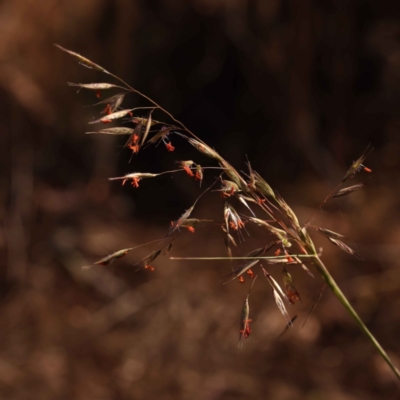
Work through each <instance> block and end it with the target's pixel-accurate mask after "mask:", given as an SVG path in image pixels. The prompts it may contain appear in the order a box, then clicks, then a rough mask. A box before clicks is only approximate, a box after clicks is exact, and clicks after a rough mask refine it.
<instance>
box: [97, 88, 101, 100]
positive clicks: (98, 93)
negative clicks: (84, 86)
mask: <svg viewBox="0 0 400 400" xmlns="http://www.w3.org/2000/svg"><path fill="white" fill-rule="evenodd" d="M96 97H97V98H98V99H100V97H101V92H100V90H98V91H97V92H96Z"/></svg>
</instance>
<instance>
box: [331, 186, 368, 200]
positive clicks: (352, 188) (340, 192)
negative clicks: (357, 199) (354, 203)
mask: <svg viewBox="0 0 400 400" xmlns="http://www.w3.org/2000/svg"><path fill="white" fill-rule="evenodd" d="M363 186H364V184H363V183H359V184H357V185H353V186H349V187H346V188H343V189H340V190H338V191H337V192H336V193H334V194H332V195H331V197H342V196H347V195H348V194H350V193H353V192H355V191H356V190H358V189H361V188H362V187H363Z"/></svg>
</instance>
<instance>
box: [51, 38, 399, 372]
mask: <svg viewBox="0 0 400 400" xmlns="http://www.w3.org/2000/svg"><path fill="white" fill-rule="evenodd" d="M56 46H57V47H58V48H60V49H61V50H62V51H64V52H66V53H68V54H69V55H71V56H72V57H74V58H75V59H77V60H78V62H79V63H81V64H82V65H84V66H86V67H88V68H91V69H94V70H97V71H100V72H102V73H104V74H106V75H107V76H109V77H111V78H114V79H115V80H116V81H117V82H118V85H116V84H114V83H112V82H111V83H108V82H106V83H104V82H101V83H79V84H69V85H70V86H73V87H78V88H79V89H88V90H93V91H95V92H96V95H97V97H100V96H101V92H102V91H103V90H107V92H109V91H112V90H115V89H118V90H119V93H117V94H115V95H113V96H110V97H108V98H107V99H105V100H101V101H100V102H97V103H96V104H99V105H100V104H102V105H104V104H105V105H106V107H105V108H104V109H103V110H102V111H101V112H100V113H103V114H105V115H103V116H101V117H100V118H97V119H95V120H93V121H90V122H89V124H92V125H94V124H108V123H119V121H120V120H121V119H123V118H125V117H128V118H126V119H125V120H124V121H122V123H129V124H132V125H133V126H132V127H127V126H115V127H114V126H113V127H110V128H104V129H99V130H98V131H96V132H87V133H88V134H94V133H98V134H108V135H117V136H118V135H129V139H128V141H127V142H126V144H125V146H124V148H127V149H129V150H130V151H131V152H132V155H133V154H135V153H138V152H139V150H140V149H142V148H143V147H148V146H149V145H158V144H159V143H161V142H162V143H164V145H165V147H166V151H168V152H173V151H174V150H175V149H177V150H179V148H178V145H179V143H174V144H172V142H171V137H172V136H173V137H174V138H181V139H183V140H185V141H186V142H187V143H188V144H190V145H191V146H192V147H193V148H194V149H196V150H197V151H198V153H199V155H200V156H201V157H202V158H204V156H206V157H207V158H208V159H209V160H210V162H214V164H216V165H212V166H206V167H203V166H201V165H200V164H199V163H198V162H197V160H196V159H195V158H194V157H193V158H194V159H193V160H185V159H184V160H183V161H182V160H177V161H176V162H177V163H178V165H179V171H185V172H186V174H187V175H189V176H190V177H193V178H195V179H197V180H199V181H200V184H201V183H202V181H203V178H205V177H206V175H207V174H206V172H208V170H209V169H219V170H220V171H219V172H220V173H221V175H220V176H218V177H217V179H216V180H215V181H214V183H213V184H212V185H211V186H209V187H208V188H207V189H206V190H203V191H202V193H201V194H200V195H199V196H198V197H197V199H196V200H195V201H194V203H193V204H192V206H191V207H190V208H188V209H187V210H186V211H185V212H184V213H183V214H182V215H181V217H180V218H178V219H177V220H175V221H173V222H172V223H171V226H170V227H169V228H166V230H167V233H166V236H165V238H164V239H162V240H161V242H162V241H167V240H168V243H167V244H163V243H162V244H161V247H158V248H156V250H154V251H152V252H151V253H150V254H149V255H148V256H146V257H144V258H142V259H141V260H140V261H139V262H138V263H137V264H136V267H137V269H147V270H153V269H154V267H153V266H152V265H151V264H153V262H154V261H155V260H156V259H157V258H158V257H159V256H160V255H165V254H166V253H168V252H169V250H170V249H171V245H172V241H173V240H175V239H177V238H178V237H179V236H180V235H182V231H181V230H180V228H186V229H187V230H189V231H190V232H194V226H195V225H196V224H198V223H200V222H202V223H205V224H207V223H211V224H212V226H215V227H218V226H219V227H220V229H222V233H223V237H224V240H225V245H226V247H227V252H228V256H223V257H221V256H219V257H170V258H171V259H175V260H186V261H188V260H202V261H203V262H204V261H205V260H221V262H222V260H227V261H229V262H230V263H231V269H232V271H231V272H230V273H229V274H228V275H227V276H226V277H225V283H227V282H231V281H235V280H238V281H239V282H244V277H245V276H246V277H249V278H250V279H252V285H251V288H252V287H253V285H254V282H255V277H256V276H257V270H258V271H260V270H261V272H262V273H263V275H264V276H265V277H266V279H267V281H268V282H269V284H270V286H271V288H272V296H271V297H272V298H273V299H274V301H275V303H276V305H277V306H278V308H279V310H280V312H281V313H282V314H283V315H284V317H285V319H286V329H287V328H288V327H292V326H293V322H294V320H295V319H296V318H297V315H296V316H294V317H291V316H290V313H289V309H288V307H290V306H291V305H292V304H293V303H295V302H297V301H298V300H300V294H299V292H298V290H297V288H296V286H295V283H294V280H293V278H292V275H291V274H290V272H289V269H292V268H301V269H303V271H304V273H305V274H308V276H307V275H305V277H307V278H308V279H311V277H313V274H312V273H311V272H310V270H309V268H308V267H307V266H306V265H305V264H307V265H308V266H311V265H312V266H313V267H314V268H315V269H316V270H317V271H318V273H319V275H320V276H321V277H322V279H323V280H324V281H325V284H326V285H324V286H323V288H325V287H326V286H327V287H329V289H330V290H331V291H332V293H333V294H334V295H335V296H336V297H337V299H338V300H339V301H340V302H341V304H342V305H343V306H344V308H345V309H346V311H347V312H348V313H349V315H350V316H351V317H352V318H353V319H354V320H355V322H356V323H357V325H358V327H359V328H360V330H361V331H362V332H363V333H364V334H365V335H366V336H367V337H368V339H369V340H370V341H371V343H372V344H373V346H374V347H375V348H376V350H377V351H378V352H379V353H380V355H381V356H382V357H383V359H384V360H385V361H386V363H387V364H388V365H389V367H390V368H391V369H392V371H393V373H394V374H395V375H396V377H397V378H398V379H399V380H400V373H399V371H398V369H397V368H396V367H395V366H394V364H393V363H392V361H391V360H390V358H389V357H388V355H387V353H386V352H385V350H384V349H383V348H382V346H381V345H380V344H379V342H378V341H377V340H376V338H375V337H374V336H373V334H372V333H371V332H370V331H369V329H368V328H367V326H366V325H365V324H364V322H363V321H362V320H361V318H360V317H359V315H358V314H357V312H356V311H355V310H354V308H353V307H352V306H351V304H350V303H349V301H348V299H347V298H346V296H345V295H344V294H343V292H342V291H341V289H340V288H339V286H338V285H337V283H336V281H335V280H334V278H333V277H332V276H331V274H330V272H329V270H328V269H327V267H326V266H325V264H324V262H323V261H322V255H321V253H320V252H318V251H317V250H316V247H315V245H314V242H313V239H312V237H311V235H310V232H309V228H311V229H310V230H312V231H315V230H316V231H318V232H319V233H320V234H322V235H323V236H325V237H326V238H327V239H328V240H329V241H330V242H331V243H332V244H334V245H335V246H337V247H339V248H340V249H341V250H343V251H345V252H346V253H348V254H349V255H351V256H355V257H358V258H361V257H360V256H359V255H358V253H356V252H355V251H354V250H353V249H351V248H350V247H348V246H347V245H346V244H344V243H343V242H342V241H341V240H340V239H342V238H343V235H341V234H339V233H336V232H333V231H331V230H328V229H325V228H321V227H318V226H315V225H311V224H310V222H311V220H312V218H313V217H314V215H315V212H314V213H313V214H312V215H311V217H310V218H309V220H308V221H307V222H306V223H305V224H302V223H301V222H300V221H299V219H298V217H297V215H296V213H295V212H294V211H293V210H292V208H291V207H290V206H289V205H288V204H287V203H286V201H285V200H284V199H283V198H282V197H281V196H279V195H278V194H277V193H276V192H275V191H274V190H273V189H272V188H271V186H270V185H269V184H268V183H267V181H266V180H265V179H264V178H263V177H262V176H261V175H260V174H259V173H257V172H256V171H254V170H253V169H252V167H251V165H250V162H247V168H248V173H239V172H238V171H237V170H236V169H235V168H234V167H233V166H232V165H231V164H230V163H229V162H228V161H227V160H225V159H224V158H223V157H222V156H221V155H220V154H219V153H218V152H217V151H216V150H214V149H213V148H212V147H210V146H209V145H208V144H206V143H204V141H203V140H201V139H200V138H199V137H198V136H197V135H196V134H194V133H193V132H192V131H191V130H189V129H188V128H187V127H186V126H185V125H184V124H183V123H182V122H181V121H179V120H178V119H176V118H175V117H174V116H173V115H172V114H171V113H170V112H169V111H168V110H166V109H165V108H163V107H162V106H160V105H159V104H158V103H157V102H155V101H154V100H153V99H151V98H149V97H148V96H146V95H145V94H143V93H141V92H139V91H138V90H136V89H135V88H133V87H132V86H130V85H129V84H127V83H126V82H125V81H124V80H123V79H121V78H120V77H118V76H116V75H114V74H112V73H111V72H109V71H107V70H106V69H104V68H103V67H102V66H100V65H98V64H96V63H94V62H93V61H91V60H89V59H87V58H86V57H83V56H81V55H80V54H78V53H75V52H73V51H70V50H67V49H65V48H63V47H62V46H59V45H56ZM121 89H122V90H123V93H121V92H120V90H121ZM127 94H130V95H136V96H139V97H140V98H141V99H142V100H144V101H145V102H147V103H149V105H144V106H143V107H137V108H127V109H120V107H121V105H122V102H123V101H124V99H125V97H126V95H127ZM137 110H141V111H142V112H143V110H146V111H145V112H146V113H147V115H144V116H143V115H142V116H138V115H135V112H136V111H137ZM153 114H154V116H155V117H157V118H158V114H160V117H161V115H164V117H165V116H166V117H167V118H169V119H170V120H171V123H170V124H169V123H165V122H162V123H161V122H159V121H157V120H155V119H153ZM158 124H162V127H161V128H158V129H157V130H155V131H153V130H152V129H151V128H152V127H153V126H155V125H158ZM177 142H178V141H177ZM372 150H373V149H372V147H371V146H368V147H367V148H366V150H365V151H364V153H363V154H362V155H361V156H360V157H359V158H358V159H357V160H356V161H354V162H353V163H352V164H351V165H350V167H349V169H348V170H347V171H346V173H345V174H344V176H343V178H342V180H341V182H340V183H339V184H338V185H337V186H336V187H335V188H334V189H333V190H332V191H331V193H329V194H328V195H327V196H326V197H325V199H324V200H323V202H322V203H321V205H320V207H319V208H322V207H323V206H324V204H325V203H326V202H327V201H329V200H330V199H332V198H335V197H342V196H346V195H349V194H351V193H352V192H354V191H356V190H359V189H361V188H362V187H363V183H359V184H355V185H353V186H348V187H345V188H342V187H341V186H342V185H343V184H344V183H345V182H347V181H348V180H349V179H352V178H353V177H354V176H355V175H356V174H358V173H360V176H362V175H361V173H362V172H366V173H371V172H372V171H371V169H369V168H368V167H366V166H365V165H364V164H363V163H364V162H365V160H366V158H367V156H368V155H369V154H370V153H371V151H372ZM170 172H176V171H175V170H171V171H165V172H161V173H151V172H148V173H139V172H135V173H128V174H126V175H124V176H121V177H115V178H110V180H122V181H123V183H125V182H126V181H127V180H131V181H132V185H133V186H134V187H138V186H139V182H140V180H142V179H144V178H154V177H157V176H160V175H162V174H164V173H170ZM217 182H219V183H220V188H219V189H216V190H214V192H216V193H219V195H220V197H222V199H221V201H222V202H225V205H224V206H221V214H220V221H215V220H214V219H212V220H200V219H197V218H195V217H194V216H192V214H194V213H195V206H196V204H197V202H198V201H199V199H200V198H201V197H202V196H203V195H204V194H205V193H206V192H208V191H210V189H211V188H212V187H213V186H214V185H215V184H216V183H217ZM234 202H237V204H238V205H241V207H244V210H245V211H246V213H247V214H250V215H246V214H241V213H239V212H238V211H237V210H236V208H235V207H236V204H235V205H233V204H234ZM222 204H223V203H222ZM250 204H251V207H250ZM247 223H250V225H253V227H254V230H257V229H258V231H259V232H260V233H257V237H262V238H263V240H265V241H264V243H266V245H265V246H264V247H261V248H256V249H255V250H253V251H251V252H250V253H248V255H247V256H240V257H237V256H233V253H232V247H239V246H238V243H237V242H236V240H235V238H234V235H233V233H234V232H235V233H237V234H238V235H239V239H241V240H244V236H243V233H242V230H244V229H245V227H244V225H245V224H247ZM256 226H260V227H261V228H264V229H259V228H257V227H256ZM167 238H169V239H167ZM134 249H135V247H131V248H127V249H122V250H118V251H116V252H114V253H112V254H111V255H109V256H106V257H104V258H102V259H100V260H99V261H96V262H94V263H93V264H92V265H107V264H110V263H111V262H114V261H115V260H117V259H119V258H121V257H124V256H125V255H126V254H127V253H128V252H131V251H132V250H134ZM289 249H290V252H289ZM270 251H271V252H272V254H271V253H269V252H270ZM268 253H269V254H270V255H268ZM243 261H245V262H244V263H243ZM236 262H238V265H237V266H235V265H234V263H236ZM263 264H264V265H263ZM266 266H268V268H271V269H274V270H275V269H277V268H278V269H281V271H282V274H283V286H284V290H283V289H282V288H281V287H280V285H279V284H278V283H277V281H276V280H275V279H274V278H273V277H272V276H271V274H270V273H269V272H268V271H267V269H266ZM289 267H290V268H289ZM251 288H250V290H249V292H248V294H247V296H246V299H245V302H244V304H243V307H242V311H241V318H240V329H239V347H241V346H242V345H243V339H247V338H248V337H249V336H250V333H251V330H250V325H249V324H250V322H251V319H249V314H250V305H249V295H250V291H251ZM322 292H323V289H322V290H321V291H320V293H319V295H318V296H317V298H316V300H315V301H314V303H313V305H312V307H311V309H310V311H309V313H308V315H307V317H306V319H305V320H307V318H308V316H309V314H310V313H311V312H312V311H313V309H314V308H315V306H316V304H317V303H318V301H319V299H320V298H321V296H322ZM304 323H305V322H304ZM286 329H285V330H286Z"/></svg>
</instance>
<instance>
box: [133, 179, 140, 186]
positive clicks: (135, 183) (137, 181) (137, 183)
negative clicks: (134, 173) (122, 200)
mask: <svg viewBox="0 0 400 400" xmlns="http://www.w3.org/2000/svg"><path fill="white" fill-rule="evenodd" d="M139 181H140V178H132V186H133V187H135V188H138V187H139Z"/></svg>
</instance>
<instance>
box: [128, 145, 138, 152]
mask: <svg viewBox="0 0 400 400" xmlns="http://www.w3.org/2000/svg"><path fill="white" fill-rule="evenodd" d="M128 147H129V148H130V149H131V150H132V151H133V152H134V153H137V152H138V151H139V145H136V146H132V145H131V144H130V145H129V146H128Z"/></svg>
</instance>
